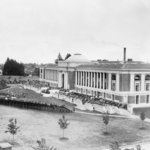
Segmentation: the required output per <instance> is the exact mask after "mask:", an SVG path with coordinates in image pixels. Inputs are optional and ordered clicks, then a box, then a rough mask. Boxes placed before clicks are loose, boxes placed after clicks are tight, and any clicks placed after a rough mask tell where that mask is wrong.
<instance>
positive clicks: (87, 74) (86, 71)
mask: <svg viewBox="0 0 150 150" xmlns="http://www.w3.org/2000/svg"><path fill="white" fill-rule="evenodd" d="M86 86H87V87H88V72H87V71H86Z"/></svg>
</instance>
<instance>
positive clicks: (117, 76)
mask: <svg viewBox="0 0 150 150" xmlns="http://www.w3.org/2000/svg"><path fill="white" fill-rule="evenodd" d="M119 77H120V76H119V73H116V91H119Z"/></svg>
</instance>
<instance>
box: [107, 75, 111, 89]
mask: <svg viewBox="0 0 150 150" xmlns="http://www.w3.org/2000/svg"><path fill="white" fill-rule="evenodd" d="M108 90H110V91H111V73H108Z"/></svg>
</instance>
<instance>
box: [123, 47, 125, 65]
mask: <svg viewBox="0 0 150 150" xmlns="http://www.w3.org/2000/svg"><path fill="white" fill-rule="evenodd" d="M123 50H124V54H123V62H124V63H125V62H126V47H124V49H123Z"/></svg>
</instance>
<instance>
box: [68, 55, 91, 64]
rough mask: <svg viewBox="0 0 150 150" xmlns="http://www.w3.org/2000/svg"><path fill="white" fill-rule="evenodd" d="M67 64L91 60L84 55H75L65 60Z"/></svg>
mask: <svg viewBox="0 0 150 150" xmlns="http://www.w3.org/2000/svg"><path fill="white" fill-rule="evenodd" d="M65 62H76V63H78V62H89V60H88V59H87V58H86V57H85V56H83V55H82V54H79V53H77V54H74V55H72V56H70V57H69V58H68V59H66V60H65Z"/></svg>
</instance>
